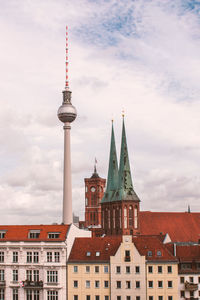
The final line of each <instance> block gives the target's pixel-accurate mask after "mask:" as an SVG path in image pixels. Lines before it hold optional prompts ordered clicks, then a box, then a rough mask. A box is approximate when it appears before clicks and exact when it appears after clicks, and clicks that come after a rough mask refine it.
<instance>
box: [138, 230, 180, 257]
mask: <svg viewBox="0 0 200 300" xmlns="http://www.w3.org/2000/svg"><path fill="white" fill-rule="evenodd" d="M162 237H163V236H162ZM133 243H134V245H135V246H136V248H137V250H138V252H139V253H140V255H144V256H145V257H146V259H147V260H149V261H159V262H161V261H163V262H164V261H177V259H176V258H175V257H174V256H173V255H172V253H171V252H170V251H169V250H168V249H167V247H166V245H165V244H163V243H162V238H161V237H160V236H155V235H152V236H151V235H140V236H134V237H133ZM149 251H150V252H151V256H150V255H148V253H149ZM158 251H159V252H161V253H160V254H161V255H158Z"/></svg>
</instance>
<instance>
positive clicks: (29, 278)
mask: <svg viewBox="0 0 200 300" xmlns="http://www.w3.org/2000/svg"><path fill="white" fill-rule="evenodd" d="M26 279H27V280H28V281H32V270H26Z"/></svg>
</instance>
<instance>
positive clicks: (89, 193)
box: [84, 165, 106, 227]
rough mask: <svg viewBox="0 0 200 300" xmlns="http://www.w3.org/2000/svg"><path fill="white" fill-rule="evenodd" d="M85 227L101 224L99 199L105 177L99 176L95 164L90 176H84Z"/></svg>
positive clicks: (100, 198)
mask: <svg viewBox="0 0 200 300" xmlns="http://www.w3.org/2000/svg"><path fill="white" fill-rule="evenodd" d="M84 180H85V227H100V226H101V200H102V198H103V195H104V190H105V185H106V179H104V178H101V177H99V175H98V173H97V170H96V165H95V166H94V173H93V174H92V176H91V177H90V178H85V179H84Z"/></svg>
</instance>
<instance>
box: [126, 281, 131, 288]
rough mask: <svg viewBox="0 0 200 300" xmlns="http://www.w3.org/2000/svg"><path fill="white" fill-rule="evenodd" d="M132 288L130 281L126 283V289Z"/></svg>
mask: <svg viewBox="0 0 200 300" xmlns="http://www.w3.org/2000/svg"><path fill="white" fill-rule="evenodd" d="M130 288H131V282H130V281H126V289H130Z"/></svg>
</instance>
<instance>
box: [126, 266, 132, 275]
mask: <svg viewBox="0 0 200 300" xmlns="http://www.w3.org/2000/svg"><path fill="white" fill-rule="evenodd" d="M130 273H131V268H130V266H126V274H130Z"/></svg>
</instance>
